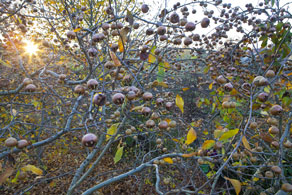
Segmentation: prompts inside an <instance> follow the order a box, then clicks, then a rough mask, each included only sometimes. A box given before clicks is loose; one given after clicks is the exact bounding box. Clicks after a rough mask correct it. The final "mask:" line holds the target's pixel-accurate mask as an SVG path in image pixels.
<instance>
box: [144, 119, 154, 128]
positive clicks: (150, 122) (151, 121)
mask: <svg viewBox="0 0 292 195" xmlns="http://www.w3.org/2000/svg"><path fill="white" fill-rule="evenodd" d="M154 126H155V122H154V120H151V119H150V120H148V121H146V127H147V128H153V127H154Z"/></svg>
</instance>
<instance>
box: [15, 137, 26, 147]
mask: <svg viewBox="0 0 292 195" xmlns="http://www.w3.org/2000/svg"><path fill="white" fill-rule="evenodd" d="M28 145H29V143H28V141H27V140H25V139H22V140H19V141H18V142H17V146H16V147H17V148H18V149H22V148H25V147H26V146H28Z"/></svg>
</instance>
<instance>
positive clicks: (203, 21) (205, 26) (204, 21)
mask: <svg viewBox="0 0 292 195" xmlns="http://www.w3.org/2000/svg"><path fill="white" fill-rule="evenodd" d="M209 24H210V19H209V18H203V20H202V21H201V26H202V28H207V27H208V26H209Z"/></svg>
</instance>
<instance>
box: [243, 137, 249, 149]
mask: <svg viewBox="0 0 292 195" xmlns="http://www.w3.org/2000/svg"><path fill="white" fill-rule="evenodd" d="M242 143H243V145H244V147H245V148H246V149H248V150H249V151H251V148H250V145H249V143H248V141H247V139H246V137H245V136H243V137H242Z"/></svg>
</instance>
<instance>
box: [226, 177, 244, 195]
mask: <svg viewBox="0 0 292 195" xmlns="http://www.w3.org/2000/svg"><path fill="white" fill-rule="evenodd" d="M224 178H225V179H226V180H228V181H230V182H231V184H232V185H233V187H234V189H235V192H236V195H238V194H239V193H240V190H241V183H240V181H238V180H236V179H230V178H228V177H224Z"/></svg>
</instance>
